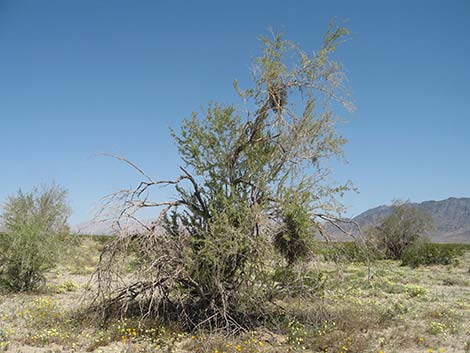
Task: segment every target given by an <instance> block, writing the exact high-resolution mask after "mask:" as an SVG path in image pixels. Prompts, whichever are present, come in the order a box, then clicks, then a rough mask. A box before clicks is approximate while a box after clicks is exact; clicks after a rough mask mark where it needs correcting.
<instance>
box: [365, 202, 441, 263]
mask: <svg viewBox="0 0 470 353" xmlns="http://www.w3.org/2000/svg"><path fill="white" fill-rule="evenodd" d="M432 227H433V223H432V218H431V217H430V216H429V215H428V214H426V213H425V212H423V211H421V210H420V209H418V208H416V207H414V206H413V205H411V204H410V203H407V202H401V201H395V202H394V204H393V206H392V213H391V214H390V215H389V216H387V217H385V218H384V219H383V220H382V222H381V223H380V224H379V225H378V226H375V227H371V228H370V229H369V230H368V237H369V239H372V241H374V242H375V243H376V246H377V248H379V249H381V251H382V252H383V254H384V256H385V258H387V259H391V260H401V259H402V258H403V256H404V253H405V252H406V251H407V250H408V248H410V247H412V246H413V245H414V244H416V243H418V242H420V241H421V240H422V239H423V236H424V235H425V234H426V233H427V232H429V231H430V230H431V229H432Z"/></svg>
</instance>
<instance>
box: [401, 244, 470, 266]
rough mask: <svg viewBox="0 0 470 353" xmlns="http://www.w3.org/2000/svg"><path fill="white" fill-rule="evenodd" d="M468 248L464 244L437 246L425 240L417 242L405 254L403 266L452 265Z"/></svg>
mask: <svg viewBox="0 0 470 353" xmlns="http://www.w3.org/2000/svg"><path fill="white" fill-rule="evenodd" d="M465 249H466V247H465V246H464V245H462V244H435V243H431V242H429V241H427V240H425V239H421V240H420V241H417V242H416V243H414V244H413V245H412V246H410V247H409V248H408V249H406V251H405V252H404V253H403V256H402V258H401V259H402V265H404V266H410V267H418V266H420V265H450V264H452V263H454V262H455V261H456V259H457V257H459V256H460V255H462V254H463V252H464V251H465Z"/></svg>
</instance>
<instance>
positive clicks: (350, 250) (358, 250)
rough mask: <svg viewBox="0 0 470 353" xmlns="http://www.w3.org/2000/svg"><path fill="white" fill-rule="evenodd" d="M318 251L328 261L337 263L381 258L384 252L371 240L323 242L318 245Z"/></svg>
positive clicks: (364, 261) (365, 261)
mask: <svg viewBox="0 0 470 353" xmlns="http://www.w3.org/2000/svg"><path fill="white" fill-rule="evenodd" d="M317 248H318V253H319V254H321V255H322V257H323V258H324V259H325V260H326V261H333V262H337V263H344V262H359V263H367V262H368V261H374V260H379V259H382V258H383V253H382V252H381V251H380V250H379V249H377V247H376V246H375V244H373V243H369V242H367V241H366V242H352V241H351V242H329V243H326V242H322V243H320V244H319V245H318V246H317Z"/></svg>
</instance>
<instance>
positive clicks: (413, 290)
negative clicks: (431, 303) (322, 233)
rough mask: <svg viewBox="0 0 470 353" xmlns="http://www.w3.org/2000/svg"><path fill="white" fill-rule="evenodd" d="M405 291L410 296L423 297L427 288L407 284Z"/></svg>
mask: <svg viewBox="0 0 470 353" xmlns="http://www.w3.org/2000/svg"><path fill="white" fill-rule="evenodd" d="M406 292H407V293H408V295H409V296H410V297H413V298H414V297H424V296H426V295H427V294H428V290H427V289H426V288H424V287H421V286H418V285H414V284H408V285H407V286H406Z"/></svg>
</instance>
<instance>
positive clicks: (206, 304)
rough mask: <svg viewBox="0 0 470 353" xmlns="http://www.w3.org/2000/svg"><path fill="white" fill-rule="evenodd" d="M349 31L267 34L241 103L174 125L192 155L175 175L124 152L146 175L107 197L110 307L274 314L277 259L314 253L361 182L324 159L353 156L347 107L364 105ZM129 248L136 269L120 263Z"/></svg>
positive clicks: (243, 318)
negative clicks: (346, 56) (309, 41)
mask: <svg viewBox="0 0 470 353" xmlns="http://www.w3.org/2000/svg"><path fill="white" fill-rule="evenodd" d="M347 36H348V31H347V30H346V29H345V28H343V27H336V26H335V25H333V24H332V25H331V26H330V27H329V28H328V31H327V32H326V34H325V36H324V39H323V44H322V45H321V47H320V49H319V50H318V51H316V52H313V53H307V52H305V51H303V50H302V49H301V48H300V47H299V46H298V45H297V44H295V43H293V42H291V41H288V40H285V39H284V38H283V36H282V35H280V34H271V35H270V36H269V37H262V38H261V42H262V46H263V47H262V53H261V55H260V56H259V57H258V58H256V59H255V60H254V61H253V68H252V71H251V78H252V86H251V87H250V88H248V89H242V88H240V87H239V85H238V83H237V82H235V83H234V87H235V90H236V92H237V93H238V95H239V97H240V102H239V103H238V104H233V105H225V104H219V103H211V104H209V105H208V106H207V108H206V109H205V110H204V111H203V112H202V113H193V114H192V116H191V117H190V118H188V119H185V120H184V121H183V123H182V126H181V128H180V129H179V130H175V131H172V132H171V133H172V136H173V137H174V141H175V143H176V146H177V148H178V151H179V154H180V156H181V158H182V161H183V165H182V166H181V167H180V170H181V174H180V175H179V176H177V177H176V178H175V179H174V180H155V179H153V178H151V177H150V176H148V175H147V174H146V173H145V172H144V171H143V170H142V169H140V168H139V167H137V166H136V165H135V164H133V163H132V162H131V161H129V160H127V159H125V158H123V157H119V156H117V158H118V159H121V160H122V161H124V162H126V163H128V164H129V165H130V166H132V167H133V168H135V169H136V171H137V172H138V173H140V174H141V176H142V181H141V182H140V183H139V184H138V185H136V187H135V189H133V190H122V191H120V192H117V193H115V194H113V195H109V197H108V198H107V199H106V205H107V206H109V205H113V206H115V207H114V209H117V210H118V215H117V217H116V223H115V225H116V229H117V234H116V237H115V239H114V240H113V241H112V242H111V243H110V244H109V245H108V246H106V247H105V248H104V250H103V253H102V254H101V259H100V263H99V268H98V271H97V273H96V275H97V279H98V284H99V288H98V295H97V298H96V299H97V300H98V302H99V303H100V305H99V307H100V308H102V309H103V311H102V313H103V315H104V317H105V318H106V317H109V316H110V315H113V314H117V313H119V314H121V315H122V314H124V313H129V312H132V313H137V314H138V315H140V316H141V317H153V318H158V319H161V320H175V321H177V322H179V323H180V324H182V325H183V326H184V327H186V328H188V329H195V328H198V327H201V326H206V327H212V328H214V327H217V328H223V329H233V328H236V327H240V325H243V324H247V323H248V322H253V320H255V321H256V320H258V319H260V317H262V316H263V314H262V313H260V305H259V303H260V302H263V300H266V298H268V297H272V291H271V288H270V286H271V285H272V281H270V279H269V278H270V277H269V276H270V273H272V271H271V270H272V268H273V266H274V263H275V261H277V259H281V258H284V260H282V261H285V265H286V266H293V265H295V263H297V262H299V261H301V260H302V259H304V258H305V257H306V256H307V255H308V254H309V252H310V248H311V245H312V242H313V241H314V239H313V238H314V237H313V235H314V234H315V233H320V234H323V235H324V236H327V235H326V233H325V227H324V224H325V221H326V222H335V221H337V218H336V217H337V215H338V211H339V210H340V208H341V204H340V203H339V202H338V197H339V196H341V195H342V194H343V193H344V192H345V191H346V190H348V189H349V184H345V185H337V184H334V183H333V182H332V181H331V179H330V175H331V171H330V169H328V168H326V167H325V166H324V161H325V160H328V159H331V158H342V146H343V144H344V143H345V142H346V140H345V139H344V138H343V137H342V136H341V135H340V134H339V133H338V131H337V123H338V121H339V116H338V114H337V112H338V111H339V110H340V109H343V108H345V109H346V110H349V109H352V105H351V103H350V100H349V93H348V90H347V82H346V77H345V74H344V72H343V70H342V66H341V65H340V64H339V63H338V62H336V61H335V60H333V59H332V56H333V54H334V53H335V51H336V49H337V47H338V45H339V44H340V43H342V42H343V41H344V40H345V39H346V38H347ZM162 185H166V186H172V187H174V195H175V197H174V199H172V200H159V201H158V200H157V201H153V200H152V192H151V190H152V188H155V187H159V186H162ZM116 205H117V207H116ZM148 208H154V209H156V210H158V212H157V216H156V217H155V219H154V220H153V221H152V222H146V221H144V220H143V218H142V216H141V215H140V214H139V212H140V211H141V210H142V209H148ZM129 253H132V254H133V255H132V256H134V258H135V261H134V264H133V266H134V268H133V270H132V273H131V274H130V275H129V274H127V275H126V274H125V273H123V271H122V269H121V267H120V265H121V264H122V261H121V260H122V258H126V256H129ZM255 312H256V315H255V314H254V313H255ZM255 316H256V317H255Z"/></svg>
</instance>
